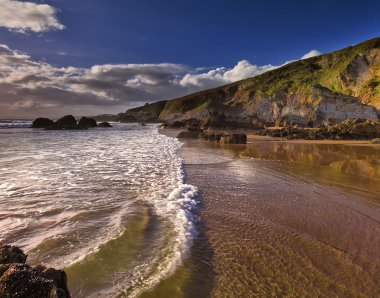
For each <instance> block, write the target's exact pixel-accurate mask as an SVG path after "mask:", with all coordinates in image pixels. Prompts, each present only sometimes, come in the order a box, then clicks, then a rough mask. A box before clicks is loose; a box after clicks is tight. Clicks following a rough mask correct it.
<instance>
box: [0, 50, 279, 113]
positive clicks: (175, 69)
mask: <svg viewBox="0 0 380 298" xmlns="http://www.w3.org/2000/svg"><path fill="white" fill-rule="evenodd" d="M277 67H279V66H273V65H264V66H258V65H254V64H251V63H250V62H248V61H247V60H242V61H240V62H238V63H237V64H236V65H235V66H234V67H232V68H226V67H217V68H214V69H211V70H210V69H206V68H191V67H189V66H186V65H181V64H171V63H159V64H104V65H94V66H92V67H90V68H78V67H55V66H53V65H51V64H48V63H46V62H41V61H36V60H34V59H32V58H31V57H30V56H29V55H27V54H25V53H21V52H18V51H14V50H12V49H10V48H9V47H8V46H6V45H1V44H0V117H10V116H12V117H15V116H17V115H18V116H21V115H22V116H25V117H26V116H27V117H36V116H40V115H46V116H51V117H56V116H60V115H62V114H63V113H72V114H76V115H78V114H79V115H83V114H87V115H90V114H100V113H107V112H111V113H117V112H121V111H124V110H125V109H126V108H128V107H132V106H136V105H140V104H142V103H145V102H153V101H157V100H162V99H170V98H175V97H179V96H182V95H185V94H188V93H191V92H196V91H200V90H204V89H207V88H211V87H216V86H221V85H224V84H227V83H231V82H235V81H238V80H242V79H246V78H249V77H253V76H256V75H259V74H262V73H264V72H266V71H269V70H272V69H275V68H277Z"/></svg>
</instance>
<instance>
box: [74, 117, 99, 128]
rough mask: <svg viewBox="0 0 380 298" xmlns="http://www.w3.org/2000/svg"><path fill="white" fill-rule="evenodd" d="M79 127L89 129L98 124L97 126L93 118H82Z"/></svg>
mask: <svg viewBox="0 0 380 298" xmlns="http://www.w3.org/2000/svg"><path fill="white" fill-rule="evenodd" d="M78 126H79V127H86V128H89V127H96V126H97V124H96V120H95V119H93V118H88V117H82V118H80V120H79V122H78Z"/></svg>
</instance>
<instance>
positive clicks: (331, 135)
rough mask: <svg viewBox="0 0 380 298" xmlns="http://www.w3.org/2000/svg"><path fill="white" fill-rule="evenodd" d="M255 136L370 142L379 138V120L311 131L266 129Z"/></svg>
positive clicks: (292, 128) (348, 122)
mask: <svg viewBox="0 0 380 298" xmlns="http://www.w3.org/2000/svg"><path fill="white" fill-rule="evenodd" d="M257 134H258V135H263V136H272V137H281V138H286V139H290V140H291V139H305V140H371V139H375V138H380V120H364V119H351V120H345V121H343V122H341V123H339V124H335V125H325V126H322V127H319V128H313V129H308V128H302V127H299V126H297V125H290V126H286V127H281V128H266V129H264V130H262V131H259V132H258V133H257Z"/></svg>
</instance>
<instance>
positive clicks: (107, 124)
mask: <svg viewBox="0 0 380 298" xmlns="http://www.w3.org/2000/svg"><path fill="white" fill-rule="evenodd" d="M98 127H112V125H111V124H109V123H108V122H107V121H105V122H101V123H99V124H98Z"/></svg>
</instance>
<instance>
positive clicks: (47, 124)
mask: <svg viewBox="0 0 380 298" xmlns="http://www.w3.org/2000/svg"><path fill="white" fill-rule="evenodd" d="M93 127H112V125H111V124H109V123H108V122H106V121H105V122H101V123H99V124H98V125H97V123H96V120H95V119H93V118H89V117H82V118H81V119H80V120H79V122H78V123H77V121H76V119H75V118H74V116H72V115H66V116H64V117H62V118H59V119H58V120H57V121H55V122H54V121H53V120H50V119H48V118H37V119H36V120H34V121H33V124H32V128H44V129H46V130H78V129H87V128H93Z"/></svg>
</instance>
